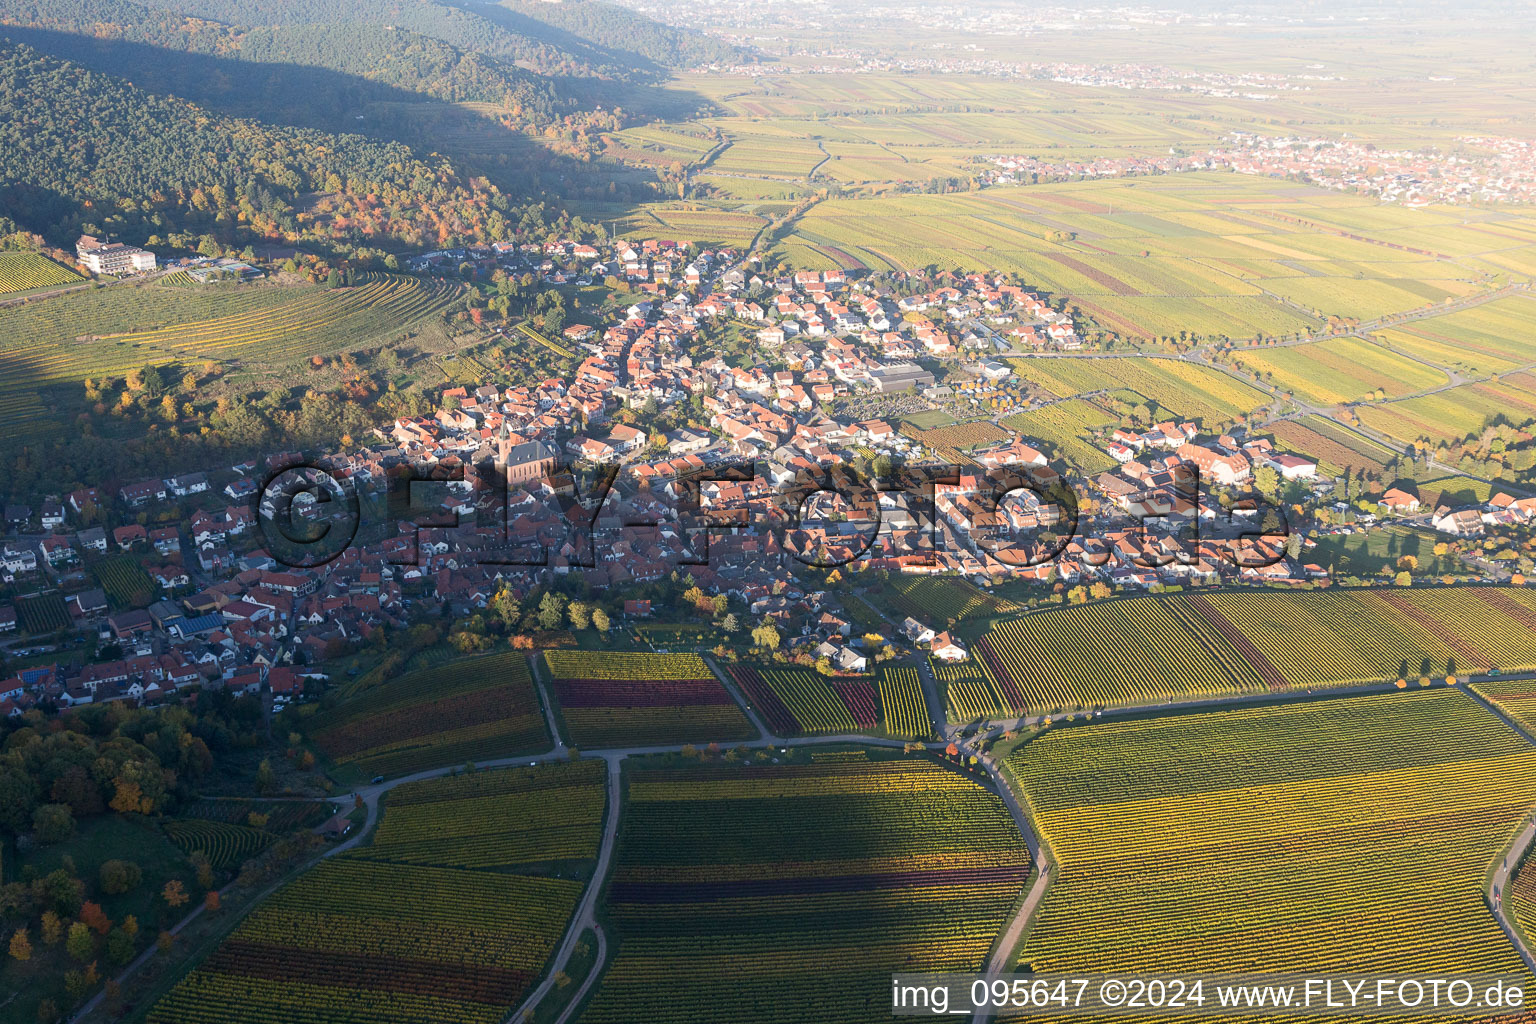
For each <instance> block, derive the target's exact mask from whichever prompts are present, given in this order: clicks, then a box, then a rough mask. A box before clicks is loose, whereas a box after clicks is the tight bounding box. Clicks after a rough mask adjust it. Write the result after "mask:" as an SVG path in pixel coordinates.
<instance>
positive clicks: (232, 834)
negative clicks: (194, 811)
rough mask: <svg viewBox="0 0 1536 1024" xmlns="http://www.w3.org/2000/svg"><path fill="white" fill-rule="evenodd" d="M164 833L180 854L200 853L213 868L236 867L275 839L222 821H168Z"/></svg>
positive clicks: (258, 830) (261, 832)
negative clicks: (178, 849) (179, 850)
mask: <svg viewBox="0 0 1536 1024" xmlns="http://www.w3.org/2000/svg"><path fill="white" fill-rule="evenodd" d="M165 834H166V837H167V838H169V839H170V841H171V842H173V843H175V844H176V846H177V847H178V848H180V849H181V851H182V852H183V853H187V854H192V853H197V852H201V853H202V854H203V855H204V856H206V857H207V858H208V863H210V864H212V865H213V866H214V867H216V868H231V867H239V866H240V865H241V864H242V863H244V862H245V861H247V860H249V859H250V858H252V857H254V856H256V855H257V854H258V853H260V852H261V851H262V850H265V849H266V848H267V847H268V846H270V845H271V844H272V842H273V840H275V839H276V838H277V837H276V836H275V835H273V834H272V833H270V832H263V831H261V830H260V829H256V828H250V827H249V826H246V825H231V824H227V823H225V822H222V821H168V822H166V823H165Z"/></svg>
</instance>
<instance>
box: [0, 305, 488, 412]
mask: <svg viewBox="0 0 1536 1024" xmlns="http://www.w3.org/2000/svg"><path fill="white" fill-rule="evenodd" d="M458 290H459V286H458V285H451V284H442V283H437V282H432V283H428V282H424V281H420V280H418V279H416V278H411V277H403V276H397V275H389V274H375V275H368V276H367V277H366V278H365V279H364V281H363V283H361V284H358V285H355V286H353V287H350V288H336V289H322V288H316V287H311V286H302V287H286V286H278V285H269V284H268V285H247V286H242V287H240V288H231V289H215V290H212V291H204V290H192V289H187V288H178V287H175V286H174V285H153V284H152V285H141V286H138V287H123V286H118V287H113V288H101V289H94V290H83V291H75V292H70V293H69V294H67V295H61V296H57V297H55V298H50V299H47V300H44V301H41V302H34V303H28V304H26V305H23V306H19V307H16V308H13V309H8V310H6V313H5V316H4V317H0V429H6V430H9V431H21V432H23V433H31V432H33V431H47V430H49V429H51V428H50V427H49V426H48V423H49V417H48V413H49V411H50V403H48V402H45V401H44V399H43V396H41V395H40V394H39V392H40V391H43V390H44V389H61V390H62V395H61V397H65V398H78V396H79V392H78V391H77V390H73V389H72V388H71V389H64V386H65V385H78V384H79V383H80V382H81V381H83V380H85V379H86V378H93V377H94V378H106V377H121V376H123V375H125V374H126V373H128V372H129V371H130V370H132V369H136V368H138V367H142V366H144V365H146V364H154V365H157V366H163V365H166V364H170V363H182V362H192V361H196V362H201V361H203V360H205V359H215V360H227V359H240V360H255V361H270V362H282V361H288V360H293V359H297V358H302V357H307V356H310V355H317V354H327V353H331V352H336V351H339V350H342V349H348V348H361V347H364V346H366V345H367V344H369V343H370V342H373V341H376V340H377V339H379V338H380V337H383V336H385V335H389V334H392V333H395V332H400V331H404V330H406V329H407V328H409V327H410V326H411V325H412V324H414V323H416V322H418V321H420V320H422V319H423V318H425V317H427V316H428V315H430V314H432V313H435V312H437V311H439V310H441V309H442V308H444V307H445V306H446V305H447V304H448V303H449V302H450V301H451V300H452V299H453V298H454V296H455V295H456V294H458Z"/></svg>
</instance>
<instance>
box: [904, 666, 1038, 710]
mask: <svg viewBox="0 0 1536 1024" xmlns="http://www.w3.org/2000/svg"><path fill="white" fill-rule="evenodd" d="M928 665H929V668H931V669H932V670H933V678H934V679H936V680H937V681H938V684H939V687H940V690H941V693H942V695H943V698H944V714H945V717H946V718H947V719H948V720H949V721H953V722H974V721H976V720H978V719H985V718H1007V717H1008V716H1009V715H1016V714H1018V713H1019V712H1018V710H1016V709H1018V708H1020V707H1022V706H1023V700H1022V699H1021V698H1020V697H1019V694H1018V691H1017V690H1016V689H1015V688H1014V687H1012V686H1011V685H1010V686H1009V687H1008V689H1007V690H1006V691H1004V690H1003V689H1002V688H1001V687H999V685H998V682H997V680H996V679H994V678H993V677H992V672H991V670H990V669H988V668H987V664H986V662H985V661H983V660H981V659H979V658H972V659H971V660H969V661H966V662H963V663H962V664H959V665H956V664H954V663H952V662H948V661H939V660H938V659H937V658H932V659H929V663H928Z"/></svg>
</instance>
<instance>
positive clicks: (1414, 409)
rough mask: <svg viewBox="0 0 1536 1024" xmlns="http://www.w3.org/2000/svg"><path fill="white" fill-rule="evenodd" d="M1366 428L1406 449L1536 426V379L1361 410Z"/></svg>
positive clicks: (1512, 378) (1511, 379)
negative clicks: (1505, 426)
mask: <svg viewBox="0 0 1536 1024" xmlns="http://www.w3.org/2000/svg"><path fill="white" fill-rule="evenodd" d="M1356 415H1357V416H1359V417H1360V422H1361V423H1363V424H1365V425H1366V426H1368V427H1370V428H1371V429H1373V430H1377V431H1380V432H1381V433H1383V434H1386V435H1387V436H1388V437H1392V438H1395V439H1396V440H1399V441H1402V442H1403V443H1404V444H1407V443H1411V442H1413V441H1417V440H1420V439H1424V440H1428V441H1430V442H1432V443H1435V444H1439V443H1441V442H1446V443H1451V442H1456V441H1461V440H1463V439H1465V438H1469V437H1476V436H1477V435H1479V434H1481V433H1482V432H1483V430H1484V428H1486V427H1488V426H1490V425H1492V424H1494V423H1509V424H1512V425H1515V426H1527V425H1529V424H1531V423H1533V422H1536V374H1532V373H1523V372H1522V373H1511V374H1509V375H1508V376H1505V377H1501V378H1499V379H1498V380H1490V381H1483V382H1481V383H1477V384H1462V385H1459V386H1458V387H1454V388H1451V389H1449V390H1447V391H1441V392H1440V393H1438V394H1434V395H1423V396H1421V397H1419V398H1410V399H1407V400H1406V401H1402V402H1387V403H1384V404H1381V405H1371V406H1361V407H1360V408H1358V409H1357V410H1356Z"/></svg>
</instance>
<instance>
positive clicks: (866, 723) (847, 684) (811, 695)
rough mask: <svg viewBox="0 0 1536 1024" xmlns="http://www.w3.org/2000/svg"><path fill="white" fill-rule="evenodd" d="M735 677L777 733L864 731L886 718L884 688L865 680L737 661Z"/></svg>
mask: <svg viewBox="0 0 1536 1024" xmlns="http://www.w3.org/2000/svg"><path fill="white" fill-rule="evenodd" d="M731 679H732V680H733V681H734V682H735V683H736V685H737V686H739V687H740V688H741V692H742V693H744V694H746V697H747V700H749V701H750V702H751V703H752V705H753V707H755V708H756V709H757V711H758V713H759V714H761V715H762V716H763V720H764V722H765V723H766V724H767V726H768V728H769V729H770V730H771V731H772V732H773V734H774V735H775V736H815V735H831V734H835V733H854V732H863V731H867V730H871V729H875V728H876V727H878V726H879V724H880V721H881V718H882V716H881V713H880V693H879V691H878V690H877V689H876V688H875V686H874V685H873V684H872V683H869V682H866V681H864V680H862V679H829V678H828V677H826V676H824V675H822V674H821V673H820V672H815V671H812V670H811V669H805V668H793V667H790V668H756V667H753V666H750V665H733V666H731Z"/></svg>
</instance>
